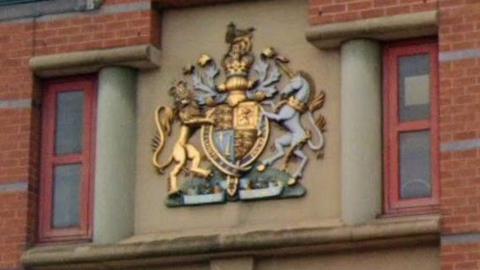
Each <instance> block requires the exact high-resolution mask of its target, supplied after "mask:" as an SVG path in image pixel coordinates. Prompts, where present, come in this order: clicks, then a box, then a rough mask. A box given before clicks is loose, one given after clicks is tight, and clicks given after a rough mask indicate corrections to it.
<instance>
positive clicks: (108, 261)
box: [22, 216, 440, 269]
mask: <svg viewBox="0 0 480 270" xmlns="http://www.w3.org/2000/svg"><path fill="white" fill-rule="evenodd" d="M439 235H440V226H439V217H438V216H419V217H411V218H385V219H379V220H375V221H373V222H371V223H369V224H365V225H358V226H340V227H334V228H320V229H319V228H299V229H291V230H275V231H273V230H272V231H268V230H266V231H255V232H249V233H237V234H216V235H209V236H191V237H179V238H176V239H168V240H154V241H142V242H130V241H128V240H127V241H126V242H124V243H118V244H112V245H94V244H84V245H77V246H55V247H53V246H52V247H36V248H32V249H30V250H28V251H27V252H25V253H24V255H23V257H22V262H23V264H24V266H26V267H30V268H29V269H124V268H129V267H130V268H132V269H139V268H141V267H153V266H161V265H167V264H174V263H176V264H187V263H194V262H207V261H209V260H212V259H218V258H224V257H239V256H241V257H245V256H251V257H254V258H261V257H268V256H283V255H294V254H322V253H331V252H339V251H349V250H357V249H365V248H374V249H381V248H392V247H398V246H418V245H438V243H439Z"/></svg>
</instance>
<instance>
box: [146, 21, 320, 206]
mask: <svg viewBox="0 0 480 270" xmlns="http://www.w3.org/2000/svg"><path fill="white" fill-rule="evenodd" d="M253 32H254V29H253V28H249V29H245V30H243V29H238V28H236V26H235V25H234V24H233V23H230V24H229V25H228V29H227V33H226V37H225V41H226V43H227V44H228V52H227V53H226V54H225V55H224V57H223V59H222V60H221V68H222V69H223V71H224V77H225V79H224V80H223V83H220V84H218V83H217V80H219V77H220V76H219V75H220V73H221V72H220V68H219V67H218V66H217V64H216V63H215V61H214V60H213V59H212V58H211V57H210V56H208V55H201V56H200V58H199V59H198V61H197V64H196V65H191V66H188V67H186V68H184V70H183V73H184V75H185V76H186V77H190V78H191V79H190V80H189V81H190V82H191V85H192V86H189V82H187V80H186V79H184V80H180V81H178V82H177V83H175V85H174V86H173V87H172V88H171V89H170V91H169V94H170V95H171V97H172V98H173V105H172V106H160V107H159V108H158V109H157V110H156V113H155V123H156V128H157V133H156V136H155V137H154V139H153V148H154V149H153V150H154V153H153V158H152V161H153V165H154V166H155V168H156V169H157V170H158V172H159V173H163V172H164V171H165V170H166V169H167V167H169V166H170V165H172V168H171V169H170V171H169V173H168V198H167V205H168V206H183V205H199V204H209V203H223V202H226V201H236V200H255V199H266V198H290V197H300V196H303V195H304V194H305V193H306V190H305V188H304V187H303V186H302V185H301V181H299V180H301V178H302V174H303V171H304V169H305V167H306V166H307V162H308V159H309V158H308V156H307V154H306V153H305V152H304V151H303V149H304V146H305V145H307V146H308V147H309V148H310V149H311V150H313V151H314V152H316V154H317V157H320V156H321V155H322V150H323V148H324V137H323V131H324V127H325V124H326V121H325V118H324V117H323V116H322V115H318V116H317V117H315V116H314V113H315V112H316V111H317V110H319V109H320V108H321V107H322V106H323V104H324V101H325V93H324V92H323V91H322V92H320V93H318V94H316V95H315V91H314V86H313V81H312V80H311V78H310V77H309V76H308V75H307V74H306V73H304V72H301V71H300V72H294V71H292V70H291V69H290V68H289V67H288V66H287V64H288V62H289V60H288V59H287V58H286V57H284V56H281V55H279V54H278V53H277V52H275V50H274V49H273V48H267V49H265V50H263V51H262V52H261V54H260V56H259V57H258V59H255V57H254V54H253V53H252V38H253ZM282 73H283V74H284V75H286V77H287V78H288V80H286V82H284V83H283V87H281V90H280V91H279V90H278V85H279V84H281V83H282ZM174 121H178V122H179V125H180V130H179V137H178V139H177V140H176V142H175V145H174V146H173V151H172V153H171V155H170V157H169V158H168V160H166V161H165V162H161V161H160V159H161V156H160V154H161V152H162V150H163V148H164V146H165V143H166V140H167V138H168V137H169V135H170V133H171V129H172V124H173V123H174ZM272 121H273V122H275V123H276V125H278V126H279V127H280V129H281V133H283V134H281V135H280V136H279V137H278V138H274V139H273V143H272V145H271V148H272V149H273V153H272V154H270V155H269V154H267V153H265V154H264V155H263V156H265V157H264V158H263V156H262V158H261V155H262V154H263V153H264V152H265V149H266V147H267V145H268V143H269V137H270V134H271V128H272V124H271V122H272ZM304 122H305V123H307V124H304ZM307 125H308V127H309V128H308V129H306V128H305V126H307ZM192 136H199V137H200V141H201V149H199V148H200V147H199V146H195V145H193V144H191V143H190V142H189V141H190V138H191V137H192ZM204 157H206V160H205V158H204ZM280 160H282V163H281V165H280V166H279V164H277V161H280ZM207 163H208V164H207ZM292 163H295V164H292ZM289 165H290V166H289ZM289 167H290V168H289ZM292 167H293V168H292Z"/></svg>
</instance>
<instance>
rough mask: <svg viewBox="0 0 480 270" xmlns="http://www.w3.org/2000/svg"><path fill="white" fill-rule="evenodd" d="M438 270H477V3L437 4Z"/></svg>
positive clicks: (479, 221)
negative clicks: (438, 49)
mask: <svg viewBox="0 0 480 270" xmlns="http://www.w3.org/2000/svg"><path fill="white" fill-rule="evenodd" d="M439 11H440V26H439V48H440V56H439V57H440V138H441V142H442V154H441V164H440V170H441V185H442V195H441V213H442V221H443V222H442V231H443V232H442V234H443V235H442V247H441V262H442V270H457V269H480V252H479V251H480V237H479V233H480V170H479V165H480V145H479V142H480V50H479V48H480V1H471V0H470V1H469V0H458V1H451V0H450V1H448V0H446V1H439Z"/></svg>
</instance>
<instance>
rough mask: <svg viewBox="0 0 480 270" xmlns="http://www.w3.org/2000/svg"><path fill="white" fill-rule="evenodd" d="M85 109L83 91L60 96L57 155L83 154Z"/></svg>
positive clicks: (58, 101)
mask: <svg viewBox="0 0 480 270" xmlns="http://www.w3.org/2000/svg"><path fill="white" fill-rule="evenodd" d="M83 107H84V93H83V92H82V91H72V92H63V93H60V94H58V97H57V127H56V135H55V150H56V153H57V155H64V154H77V153H80V152H82V138H83Z"/></svg>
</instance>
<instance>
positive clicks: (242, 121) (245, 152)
mask: <svg viewBox="0 0 480 270" xmlns="http://www.w3.org/2000/svg"><path fill="white" fill-rule="evenodd" d="M262 112H263V108H262V107H261V106H260V105H259V104H258V103H257V102H252V101H247V102H242V103H240V104H238V105H237V106H235V107H231V106H229V105H227V104H223V105H219V106H217V107H215V108H213V109H211V110H210V111H208V112H207V116H209V117H213V118H214V119H215V125H209V126H203V127H202V130H201V141H202V147H203V149H204V150H205V153H206V156H207V157H208V159H209V160H210V161H211V162H212V163H213V164H214V165H215V167H217V168H218V169H219V170H221V171H222V172H224V173H226V174H227V175H230V176H235V177H238V176H240V175H241V174H242V173H243V172H246V171H248V170H250V169H251V168H250V167H251V166H250V165H251V164H252V163H253V162H254V161H255V160H256V159H257V158H258V157H259V156H260V154H261V153H262V152H263V150H264V149H265V146H266V145H267V142H268V136H269V132H270V127H269V121H268V119H267V118H266V117H265V116H264V115H263V113H262Z"/></svg>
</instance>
